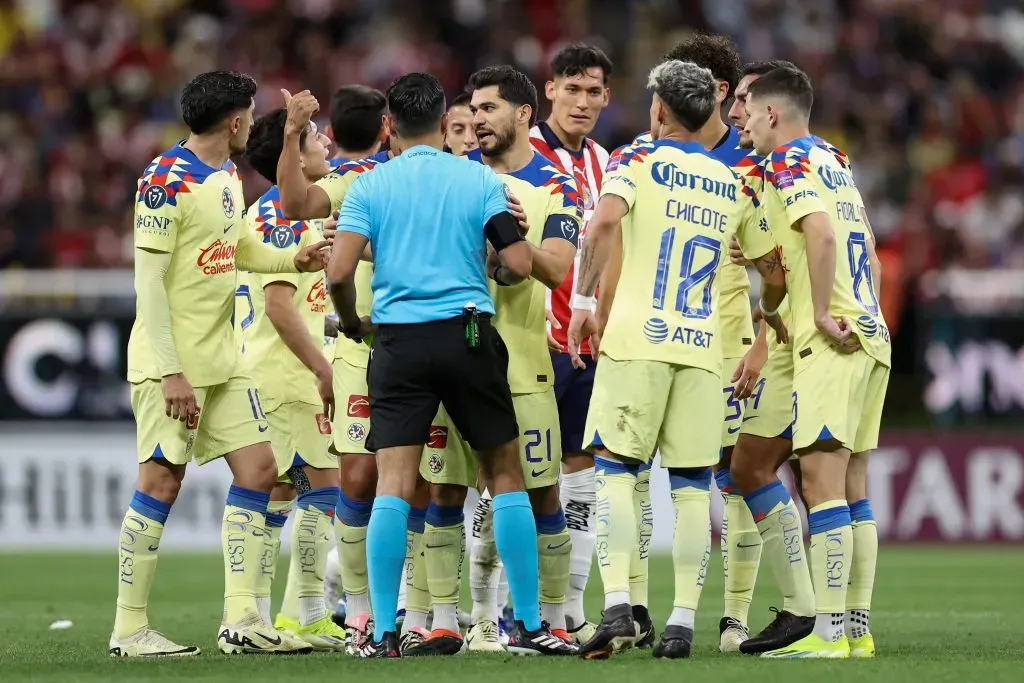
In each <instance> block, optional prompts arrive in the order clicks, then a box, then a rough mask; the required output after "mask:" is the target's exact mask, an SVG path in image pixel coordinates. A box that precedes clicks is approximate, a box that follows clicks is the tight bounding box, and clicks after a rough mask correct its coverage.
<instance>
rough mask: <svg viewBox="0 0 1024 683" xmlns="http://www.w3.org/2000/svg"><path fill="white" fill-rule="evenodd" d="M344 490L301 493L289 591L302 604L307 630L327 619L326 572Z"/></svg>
mask: <svg viewBox="0 0 1024 683" xmlns="http://www.w3.org/2000/svg"><path fill="white" fill-rule="evenodd" d="M340 493H341V490H340V489H339V488H338V487H337V486H329V487H326V488H322V489H313V490H311V491H306V492H305V493H300V494H299V498H298V501H297V503H296V507H297V508H298V511H297V514H296V516H295V523H294V524H293V525H292V554H291V563H290V564H289V566H288V584H289V589H288V590H287V591H286V592H293V593H294V595H295V597H296V598H298V603H299V623H300V624H302V625H303V626H309V625H310V624H312V623H314V622H317V621H319V620H321V619H323V618H324V617H325V616H327V608H326V606H325V605H324V571H325V570H326V569H327V553H328V552H330V548H331V540H332V536H333V535H334V530H333V528H332V525H333V519H334V511H335V508H337V505H338V496H339V495H340Z"/></svg>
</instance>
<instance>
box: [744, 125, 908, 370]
mask: <svg viewBox="0 0 1024 683" xmlns="http://www.w3.org/2000/svg"><path fill="white" fill-rule="evenodd" d="M766 177H767V181H768V182H767V187H766V191H765V193H764V194H765V204H766V207H767V212H768V222H769V224H770V225H771V226H772V229H773V230H774V231H775V233H776V239H777V240H778V242H779V245H780V247H781V248H782V257H783V266H784V267H785V269H786V287H787V289H788V292H789V294H788V299H789V300H790V311H791V323H792V327H790V337H791V339H792V342H791V344H792V346H793V353H794V361H795V363H796V364H797V369H798V370H799V367H800V363H801V361H803V360H805V359H806V360H809V359H810V358H811V357H812V355H813V353H814V352H815V351H817V350H820V349H823V348H824V347H826V346H828V343H829V342H828V339H827V338H826V337H825V336H824V335H822V334H821V333H820V332H818V330H817V328H816V327H815V324H814V306H813V303H812V301H811V283H810V275H809V272H808V268H807V241H806V239H805V237H804V235H803V233H802V232H800V231H799V230H796V229H793V226H795V225H797V223H798V222H799V221H800V219H801V218H803V217H804V216H808V215H810V214H813V213H819V212H820V213H824V214H826V215H827V216H828V217H829V222H830V223H831V224H832V229H833V230H834V231H835V242H836V279H835V286H834V288H833V290H832V299H831V304H830V306H829V313H830V314H831V315H832V316H833V317H836V318H838V317H841V316H845V317H847V318H849V319H850V320H851V321H852V322H853V324H854V333H855V334H856V335H857V337H858V338H859V339H860V342H861V346H862V347H863V348H864V350H865V351H866V352H867V353H868V354H869V355H870V356H871V357H872V358H874V359H876V360H877V361H878V362H880V363H882V364H884V365H886V366H888V365H889V364H890V359H891V354H892V348H891V346H890V342H889V330H888V328H887V327H886V325H885V320H883V318H882V312H881V309H880V308H879V306H878V298H877V293H876V292H875V291H874V281H873V280H872V277H871V276H872V273H871V262H870V259H869V258H868V243H867V242H868V240H869V239H871V236H870V228H869V227H868V224H867V222H866V213H865V210H864V201H863V199H861V196H860V192H859V191H858V190H857V187H856V185H855V184H854V181H853V174H852V173H851V172H850V167H849V163H848V161H847V160H846V157H845V155H844V154H843V153H842V152H840V151H838V150H837V149H836V148H835V147H832V146H831V145H829V144H828V143H827V142H825V141H824V140H821V139H820V138H817V137H815V136H807V137H803V138H798V139H796V140H793V141H792V142H790V143H788V144H786V145H783V146H781V147H779V148H778V149H776V150H775V151H774V152H773V153H772V156H771V159H770V160H769V163H768V166H767V169H766Z"/></svg>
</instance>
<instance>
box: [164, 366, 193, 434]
mask: <svg viewBox="0 0 1024 683" xmlns="http://www.w3.org/2000/svg"><path fill="white" fill-rule="evenodd" d="M160 389H161V390H162V391H163V394H164V412H165V413H166V414H167V417H169V418H171V419H173V420H179V421H181V422H184V423H185V424H192V423H194V422H195V419H196V416H197V415H199V407H198V406H197V405H196V392H195V391H194V390H193V389H192V385H191V384H190V383H189V381H188V380H187V379H185V375H184V374H182V373H180V372H179V373H178V374H176V375H167V376H166V377H164V378H163V380H161V382H160Z"/></svg>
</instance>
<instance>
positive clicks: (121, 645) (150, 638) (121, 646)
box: [110, 626, 200, 657]
mask: <svg viewBox="0 0 1024 683" xmlns="http://www.w3.org/2000/svg"><path fill="white" fill-rule="evenodd" d="M199 652H200V650H199V648H198V647H196V646H195V645H178V644H177V643H175V642H173V641H171V640H170V639H168V638H167V636H165V635H164V634H162V633H160V632H159V631H154V630H153V629H151V628H150V627H148V626H143V627H142V628H140V629H139V630H138V631H136V632H135V633H133V634H131V635H130V636H127V637H126V638H117V637H115V636H114V635H113V634H111V635H110V656H111V657H192V656H195V655H198V654H199Z"/></svg>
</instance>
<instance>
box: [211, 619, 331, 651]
mask: <svg viewBox="0 0 1024 683" xmlns="http://www.w3.org/2000/svg"><path fill="white" fill-rule="evenodd" d="M217 647H218V648H220V651H221V652H223V653H224V654H227V655H231V654H274V655H292V654H305V653H307V652H312V651H313V647H312V646H311V645H310V644H309V643H307V642H306V641H304V640H301V639H299V638H297V637H296V636H294V635H292V634H291V633H287V632H285V631H278V630H277V629H275V628H274V627H273V626H271V625H270V624H266V623H264V622H263V621H262V620H261V619H260V617H259V615H257V614H250V615H249V616H247V617H246V618H244V619H243V620H242V621H240V622H238V623H237V624H221V625H220V632H219V633H218V634H217Z"/></svg>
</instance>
